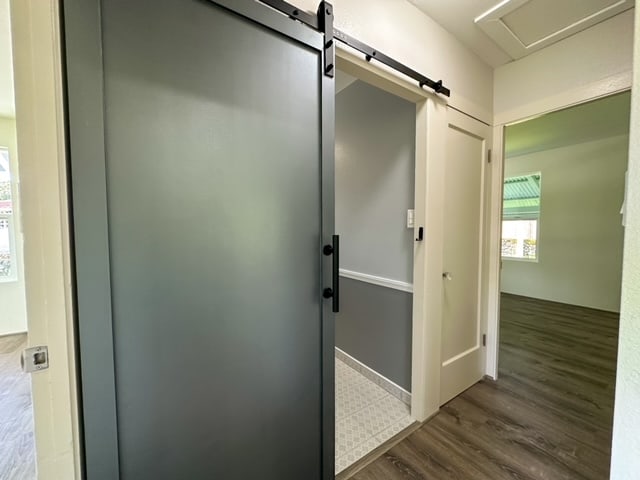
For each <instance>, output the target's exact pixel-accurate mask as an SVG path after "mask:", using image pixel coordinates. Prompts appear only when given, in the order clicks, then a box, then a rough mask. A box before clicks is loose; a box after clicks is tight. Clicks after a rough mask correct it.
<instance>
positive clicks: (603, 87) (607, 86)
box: [486, 72, 632, 380]
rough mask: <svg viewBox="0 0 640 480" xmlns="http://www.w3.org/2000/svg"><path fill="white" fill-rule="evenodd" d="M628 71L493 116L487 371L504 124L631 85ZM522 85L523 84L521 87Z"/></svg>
mask: <svg viewBox="0 0 640 480" xmlns="http://www.w3.org/2000/svg"><path fill="white" fill-rule="evenodd" d="M631 80H632V78H631V74H630V73H629V72H624V73H621V74H618V75H616V76H615V81H612V80H611V79H607V80H606V81H598V82H593V83H591V84H588V85H585V86H582V87H580V88H576V89H573V90H572V91H571V92H570V93H569V94H562V95H553V96H550V97H548V98H545V99H542V100H539V101H537V102H532V103H529V104H527V105H524V106H523V107H521V108H518V109H515V110H511V111H509V112H504V113H500V114H497V115H495V116H494V119H495V122H494V127H493V158H494V159H495V161H493V162H492V166H491V184H490V194H489V196H490V198H489V206H488V208H489V212H488V214H489V219H488V228H489V232H488V236H489V238H488V242H489V253H488V259H487V279H488V287H487V292H488V293H487V306H486V311H487V319H488V322H487V364H486V375H487V376H488V377H491V378H493V379H494V380H497V379H498V362H499V350H500V276H501V263H502V259H501V248H500V244H501V237H502V188H503V187H502V185H503V182H504V160H505V158H504V140H505V138H504V132H505V129H506V127H507V126H509V125H513V124H515V123H520V122H524V121H527V120H530V119H532V118H535V117H538V116H540V115H544V114H547V113H552V112H556V111H558V110H563V109H565V108H569V107H573V106H576V105H580V104H583V103H587V102H591V101H593V100H597V99H599V98H603V97H608V96H610V95H615V94H616V93H621V92H625V91H627V90H630V89H631ZM523 88H524V87H523Z"/></svg>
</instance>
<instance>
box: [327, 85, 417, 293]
mask: <svg viewBox="0 0 640 480" xmlns="http://www.w3.org/2000/svg"><path fill="white" fill-rule="evenodd" d="M415 116H416V110H415V105H414V104H412V103H409V102H407V101H405V100H402V99H400V98H398V97H395V96H393V95H391V94H389V93H386V92H384V91H382V90H380V89H378V88H375V87H372V86H371V85H368V84H366V83H364V82H362V81H357V82H355V83H353V84H351V85H349V86H348V87H347V88H345V89H344V90H343V91H341V92H340V93H339V94H338V95H337V96H336V231H337V232H338V233H339V234H340V235H342V237H341V242H342V243H341V246H340V247H341V264H342V265H341V266H342V268H345V269H347V270H352V271H355V272H360V273H367V274H369V275H376V276H379V277H384V278H390V279H393V280H400V281H403V282H408V283H411V282H413V238H412V235H413V231H412V230H410V229H408V228H407V223H406V222H407V218H406V216H407V209H409V208H413V201H414V195H413V191H414V183H415V181H414V175H415Z"/></svg>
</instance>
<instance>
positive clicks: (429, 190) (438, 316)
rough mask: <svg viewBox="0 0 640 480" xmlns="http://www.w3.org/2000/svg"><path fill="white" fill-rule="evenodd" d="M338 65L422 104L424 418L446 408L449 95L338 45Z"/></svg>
mask: <svg viewBox="0 0 640 480" xmlns="http://www.w3.org/2000/svg"><path fill="white" fill-rule="evenodd" d="M336 66H337V68H339V69H340V70H342V71H344V72H346V73H348V74H350V75H353V76H355V77H357V78H359V79H360V80H363V81H364V82H366V83H369V84H371V85H374V86H376V87H378V88H380V89H382V90H384V91H386V92H388V93H391V94H392V95H395V96H398V97H400V98H403V99H405V100H407V101H409V102H411V103H414V104H415V105H416V158H415V179H416V184H415V206H414V208H415V225H416V227H415V229H416V232H417V229H418V228H419V227H420V226H422V227H424V228H425V240H424V241H423V242H416V243H415V244H414V263H413V315H412V325H413V326H412V354H411V416H412V417H413V419H414V420H417V421H419V422H423V421H425V420H427V419H428V418H430V417H432V416H433V415H435V414H436V413H437V412H438V410H439V408H440V369H441V363H442V362H441V358H440V357H441V326H442V247H443V235H442V226H443V214H442V208H441V205H442V201H443V199H444V186H443V184H442V182H441V181H440V179H441V178H443V175H444V166H445V163H444V159H445V148H446V142H445V139H446V135H445V134H446V122H447V120H446V114H447V101H446V99H444V98H442V97H441V96H438V95H435V94H433V93H431V92H428V91H426V90H423V89H421V88H419V87H418V86H417V85H415V84H414V83H413V82H411V81H409V80H407V79H405V78H404V77H403V76H401V75H400V74H398V73H397V72H395V71H393V70H391V69H390V68H388V67H386V66H384V65H381V64H375V65H373V64H371V63H369V62H367V61H366V60H365V59H364V58H361V55H359V54H356V53H353V50H351V49H350V48H349V47H345V46H343V45H340V44H339V45H338V48H337V49H336Z"/></svg>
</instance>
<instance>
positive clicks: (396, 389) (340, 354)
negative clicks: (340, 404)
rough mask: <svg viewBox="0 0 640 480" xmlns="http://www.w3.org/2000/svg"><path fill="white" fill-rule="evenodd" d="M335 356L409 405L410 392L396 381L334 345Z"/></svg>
mask: <svg viewBox="0 0 640 480" xmlns="http://www.w3.org/2000/svg"><path fill="white" fill-rule="evenodd" d="M336 357H337V358H339V359H340V360H342V361H343V362H344V363H346V364H347V365H348V366H350V367H351V368H353V369H354V370H355V371H356V372H358V373H360V374H362V375H364V376H365V377H366V378H368V379H369V380H371V381H372V382H373V383H375V384H376V385H378V386H379V387H381V388H383V389H384V390H386V391H387V392H389V394H391V395H393V396H394V397H396V398H397V399H398V400H400V401H401V402H403V403H404V404H406V405H408V406H411V392H408V391H407V390H405V389H404V388H402V387H401V386H400V385H398V384H397V383H395V382H393V381H391V380H389V379H388V378H387V377H385V376H384V375H382V374H380V373H378V372H376V371H375V370H374V369H372V368H371V367H369V366H367V365H365V364H364V363H362V362H361V361H360V360H358V359H357V358H354V357H352V356H351V355H349V354H348V353H347V352H345V351H344V350H341V349H340V348H338V347H336Z"/></svg>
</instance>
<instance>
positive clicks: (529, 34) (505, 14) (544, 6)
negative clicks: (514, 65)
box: [475, 0, 634, 59]
mask: <svg viewBox="0 0 640 480" xmlns="http://www.w3.org/2000/svg"><path fill="white" fill-rule="evenodd" d="M633 5H634V0H562V1H558V0H504V1H502V2H500V3H498V4H497V5H495V6H494V7H492V8H490V9H489V10H487V11H486V12H485V13H483V14H482V15H480V16H479V17H477V18H476V19H475V22H476V24H477V25H478V27H480V28H481V29H482V30H483V31H484V32H485V33H486V34H487V35H489V36H490V37H491V38H492V39H493V40H494V41H495V42H496V43H497V44H498V45H499V46H500V47H502V49H503V50H504V51H505V52H507V53H508V54H509V55H510V56H511V57H512V58H513V59H518V58H521V57H524V56H526V55H529V54H530V53H532V52H535V51H536V50H540V49H541V48H544V47H546V46H548V45H550V44H552V43H555V42H557V41H558V40H562V39H563V38H566V37H568V36H570V35H573V34H574V33H577V32H579V31H581V30H585V29H586V28H589V27H591V26H593V25H595V24H596V23H599V22H602V21H603V20H606V19H607V18H610V17H613V16H614V15H617V14H619V13H621V12H623V11H625V10H628V9H630V8H632V7H633Z"/></svg>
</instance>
